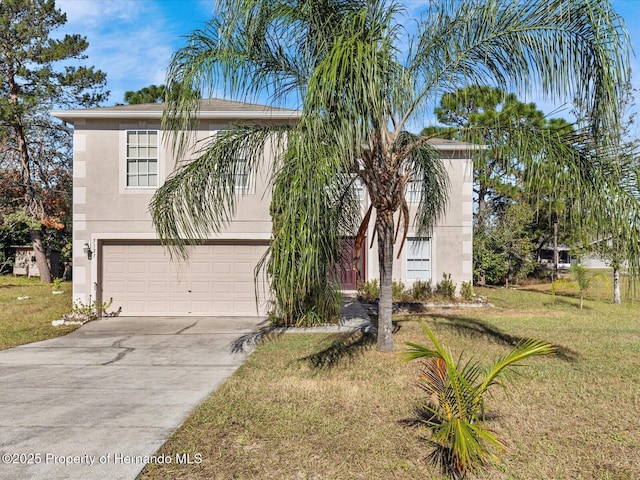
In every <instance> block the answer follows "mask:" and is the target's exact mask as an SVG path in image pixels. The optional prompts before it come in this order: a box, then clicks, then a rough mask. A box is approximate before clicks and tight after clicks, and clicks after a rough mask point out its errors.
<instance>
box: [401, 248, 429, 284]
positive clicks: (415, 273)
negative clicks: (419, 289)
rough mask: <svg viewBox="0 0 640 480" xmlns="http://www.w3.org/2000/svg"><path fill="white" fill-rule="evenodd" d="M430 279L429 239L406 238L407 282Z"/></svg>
mask: <svg viewBox="0 0 640 480" xmlns="http://www.w3.org/2000/svg"><path fill="white" fill-rule="evenodd" d="M430 279H431V239H429V238H407V282H414V281H416V280H430Z"/></svg>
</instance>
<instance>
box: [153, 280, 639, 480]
mask: <svg viewBox="0 0 640 480" xmlns="http://www.w3.org/2000/svg"><path fill="white" fill-rule="evenodd" d="M481 293H482V294H487V295H488V296H489V297H490V301H492V302H493V303H494V304H495V305H496V308H495V309H484V310H478V309H469V310H458V311H447V312H442V313H434V314H433V315H430V316H423V317H403V318H398V331H397V333H396V337H395V338H396V342H397V345H398V347H401V345H402V342H404V341H413V342H417V343H425V344H426V343H427V342H428V339H427V338H426V337H425V336H424V334H423V332H422V330H421V326H420V321H422V320H424V321H427V322H428V324H429V325H430V327H431V328H432V329H433V330H434V332H435V334H436V336H437V337H438V338H439V340H440V341H441V342H442V343H444V344H446V345H448V346H449V347H450V348H451V349H452V350H453V352H454V356H455V355H458V354H459V353H460V352H462V351H465V352H466V353H467V354H473V355H476V357H477V358H480V359H481V360H482V359H483V358H486V359H487V361H489V360H491V359H495V358H496V357H497V356H499V355H502V354H504V353H506V352H507V351H508V350H509V349H510V348H511V347H512V345H513V342H516V341H517V340H518V339H520V338H523V337H534V338H539V339H541V340H546V341H549V342H551V343H554V344H556V345H558V346H559V347H560V355H559V356H557V357H553V358H535V359H531V360H530V361H529V362H528V363H529V365H528V366H527V367H526V368H525V369H522V371H521V372H522V375H520V376H518V377H516V378H515V385H514V388H512V389H511V390H510V391H509V395H505V394H504V393H503V392H502V391H499V390H497V391H496V393H495V395H494V396H493V397H490V398H489V399H488V409H489V411H488V414H489V418H490V420H489V425H490V427H491V428H493V429H494V430H496V431H497V432H498V433H499V435H500V436H501V437H502V438H503V439H504V440H505V441H506V442H507V444H508V446H509V451H508V452H507V453H506V454H505V456H504V463H503V464H502V465H501V466H500V468H498V469H493V470H490V471H488V472H487V473H486V474H485V475H484V476H482V477H481V478H485V479H527V480H530V479H549V478H554V479H579V478H584V479H617V480H623V479H625V480H631V479H635V478H640V451H638V449H637V439H638V438H640V426H639V424H638V421H637V419H638V418H639V417H640V399H639V398H638V392H640V379H639V377H638V375H637V372H638V371H639V369H640V324H639V323H638V321H637V318H638V313H639V311H638V308H637V306H633V307H625V306H623V307H617V308H616V307H614V306H612V305H608V304H605V303H602V302H597V301H594V300H592V301H591V302H590V303H589V304H588V307H589V308H588V309H585V310H583V311H580V310H579V309H578V307H577V300H575V299H573V298H569V299H567V302H566V303H560V304H558V303H556V305H555V306H554V305H552V304H551V302H550V300H549V298H548V297H549V296H548V294H547V293H540V292H521V291H520V292H519V291H511V290H503V289H500V290H487V291H483V292H481ZM574 300H575V302H574ZM337 340H338V337H336V336H327V335H317V334H316V335H284V336H281V337H279V338H276V339H272V340H270V341H268V342H266V343H264V344H262V345H261V346H259V347H258V349H257V351H256V352H255V353H254V354H252V355H251V357H250V358H249V360H248V361H247V363H246V364H245V365H244V366H243V367H241V368H240V369H239V370H238V371H237V373H236V374H235V375H234V376H233V377H232V378H230V379H229V381H227V382H226V383H225V384H224V385H223V386H222V387H221V388H220V389H219V390H218V391H217V392H216V393H214V394H213V395H212V396H211V397H210V398H209V399H208V400H207V401H206V402H205V403H203V404H202V405H201V406H200V407H199V408H198V409H197V410H196V411H195V412H194V413H193V415H192V416H191V417H190V418H189V419H188V420H187V421H186V422H185V424H184V425H183V426H182V427H181V428H180V429H179V430H178V432H176V434H175V435H174V436H173V437H172V438H171V439H170V440H169V441H168V442H167V444H165V446H164V447H163V448H162V449H161V451H160V453H164V454H168V455H175V454H176V453H182V452H187V453H201V454H202V456H203V462H202V463H201V464H199V465H176V464H175V463H174V464H171V465H164V466H163V465H152V466H149V467H147V469H145V471H144V472H143V474H142V475H141V478H144V479H174V478H183V479H187V478H188V479H280V478H281V479H297V478H300V479H354V478H359V479H371V478H384V479H405V478H406V479H409V478H431V479H439V478H442V477H441V476H440V474H439V472H438V471H437V470H435V469H434V468H433V467H431V466H430V465H429V464H428V463H427V461H426V460H425V458H426V455H427V452H428V447H427V444H426V442H425V438H426V437H427V436H428V435H427V433H428V432H425V431H423V430H421V429H420V427H419V426H416V420H417V416H416V412H415V407H416V405H417V404H418V403H419V400H420V398H421V392H420V391H419V389H418V388H417V387H416V386H415V382H416V375H417V372H418V370H419V367H420V365H419V363H417V362H415V363H409V364H406V363H402V362H400V360H399V355H398V354H381V353H378V352H376V351H375V350H374V348H373V347H372V346H368V345H367V344H366V343H365V342H358V341H353V340H352V341H350V342H346V343H348V344H354V345H355V347H352V348H351V351H350V355H347V356H344V357H342V359H340V356H339V355H338V354H337V353H336V352H337V351H339V349H337V348H336V343H335V342H336V341H337ZM341 341H342V342H345V339H344V338H342V339H341ZM399 349H400V348H399ZM327 351H330V352H332V354H331V355H330V359H331V361H330V362H317V361H316V362H312V361H310V360H311V359H315V360H317V358H318V355H319V354H320V355H322V353H323V352H327Z"/></svg>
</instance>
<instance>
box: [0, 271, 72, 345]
mask: <svg viewBox="0 0 640 480" xmlns="http://www.w3.org/2000/svg"><path fill="white" fill-rule="evenodd" d="M51 290H52V285H50V284H42V283H40V281H39V279H37V278H25V277H12V276H0V350H3V349H6V348H11V347H15V346H17V345H23V344H25V343H30V342H37V341H39V340H46V339H48V338H53V337H57V336H60V335H64V334H67V333H69V332H71V331H72V330H75V329H76V328H77V327H76V326H68V325H67V326H60V327H54V326H53V325H51V321H52V320H57V319H59V318H61V317H62V315H64V314H65V313H69V312H70V311H71V283H69V282H67V283H63V284H62V290H63V291H64V293H63V294H61V295H53V294H52V293H51ZM18 297H29V298H24V299H23V300H18Z"/></svg>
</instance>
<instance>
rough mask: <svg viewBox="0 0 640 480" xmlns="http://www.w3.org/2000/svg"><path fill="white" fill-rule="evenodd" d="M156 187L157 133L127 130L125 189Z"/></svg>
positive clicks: (153, 131) (155, 131)
mask: <svg viewBox="0 0 640 480" xmlns="http://www.w3.org/2000/svg"><path fill="white" fill-rule="evenodd" d="M157 186H158V131H157V130H127V187H157Z"/></svg>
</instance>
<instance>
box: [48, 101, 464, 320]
mask: <svg viewBox="0 0 640 480" xmlns="http://www.w3.org/2000/svg"><path fill="white" fill-rule="evenodd" d="M53 115H54V116H56V117H57V118H59V119H61V120H63V121H65V122H67V123H70V124H73V127H74V136H73V297H74V299H75V300H77V301H81V302H83V303H85V304H86V303H89V302H90V301H92V300H97V301H108V300H109V299H111V298H112V299H113V304H112V307H111V308H112V309H114V310H115V309H118V308H121V309H122V312H121V315H136V316H163V315H234V316H235V315H249V316H255V315H262V314H265V313H266V311H267V310H268V303H267V302H266V296H267V293H268V292H267V289H266V286H265V285H264V284H263V283H259V284H258V289H259V293H260V295H259V297H260V299H261V301H260V305H259V306H258V308H256V301H255V286H256V285H255V283H254V267H255V265H256V263H257V262H258V260H259V259H260V258H261V257H262V255H263V254H264V253H265V251H266V249H267V246H268V242H269V239H270V237H271V218H270V215H269V204H270V201H271V195H270V189H269V186H268V178H267V170H268V168H267V167H264V168H263V170H262V171H260V172H258V174H257V176H256V178H246V177H243V178H238V180H237V181H238V182H239V183H238V186H239V187H241V188H242V189H243V190H244V194H243V195H242V196H241V199H240V201H239V202H238V204H237V211H236V215H235V217H234V219H233V221H231V222H230V223H229V224H228V226H227V227H226V228H225V229H224V230H223V231H221V232H219V233H218V234H216V235H214V236H212V237H211V238H210V239H209V241H207V242H205V243H204V244H202V245H198V246H195V247H193V248H192V250H191V254H190V257H189V261H188V262H187V263H184V262H179V261H177V260H172V259H171V258H170V256H169V253H168V252H167V251H166V250H165V249H164V248H163V247H162V246H161V245H160V244H159V242H158V240H157V236H156V232H155V229H154V227H153V224H152V222H151V216H150V214H149V210H148V205H149V202H150V200H151V197H152V195H153V193H154V192H155V190H156V188H157V187H158V186H159V185H161V184H162V183H163V181H164V180H165V179H166V178H167V177H168V176H169V175H170V173H171V172H172V171H173V170H174V168H175V166H176V161H177V160H179V159H176V158H175V156H174V155H173V154H172V151H171V148H170V146H169V145H168V142H164V141H163V138H162V132H161V131H160V120H161V116H162V105H161V104H147V105H125V106H117V107H107V108H94V109H86V110H67V111H56V112H53ZM298 118H299V112H297V111H293V110H287V109H277V108H269V107H264V106H261V105H254V104H247V103H239V102H232V101H227V100H205V101H203V102H202V107H201V110H200V123H199V127H198V129H197V131H196V132H195V136H196V138H204V137H207V136H210V135H213V134H215V132H217V131H220V130H225V129H227V128H229V126H230V125H232V124H234V123H237V122H238V121H242V122H245V123H246V122H252V121H256V122H262V123H264V122H275V123H284V124H287V123H292V122H296V121H297V119H298ZM432 143H433V145H434V146H435V147H436V148H437V149H438V150H439V151H440V152H441V154H442V156H443V157H444V158H446V159H449V161H447V162H446V165H447V166H448V170H449V177H450V201H449V207H448V210H447V213H446V215H445V216H444V218H443V219H442V221H441V222H440V223H439V225H437V226H436V228H435V229H434V231H433V235H432V236H431V238H430V239H428V241H422V242H418V241H417V240H418V239H417V238H415V234H413V233H412V232H411V231H410V233H409V238H408V241H407V245H406V246H405V248H404V249H403V252H402V254H401V256H400V258H399V259H397V260H396V263H395V265H394V278H396V279H398V280H400V281H402V282H403V283H405V285H411V284H412V283H413V282H414V281H415V280H418V279H423V280H426V279H432V281H433V283H434V284H435V283H436V282H437V281H439V280H440V279H441V278H442V274H443V273H450V274H451V278H452V280H453V281H454V282H456V283H457V284H460V282H462V281H470V280H471V277H472V176H473V170H472V163H471V160H470V151H471V148H470V146H469V145H466V144H463V143H458V142H451V141H444V140H434V141H433V142H432ZM265 155H266V157H265V162H264V165H268V163H269V162H270V160H271V158H272V157H273V152H270V151H268V150H267V151H265ZM408 196H409V197H408V200H409V202H410V205H413V206H414V207H415V206H417V203H416V201H417V198H415V194H414V193H412V192H411V191H410V192H408ZM367 201H368V198H367V195H366V194H364V195H363V202H365V203H366V202H367ZM369 238H371V235H369ZM355 273H358V275H359V276H360V279H364V280H367V279H373V278H377V276H378V262H377V248H376V247H374V248H373V249H368V248H367V250H366V252H365V254H364V256H363V258H362V262H361V265H360V266H359V272H353V274H349V272H347V273H346V274H345V275H344V276H343V277H344V278H343V281H344V288H345V289H353V288H354V287H355V285H354V283H355V280H356V277H357V275H356V274H355ZM260 281H261V282H263V281H264V280H260Z"/></svg>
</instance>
